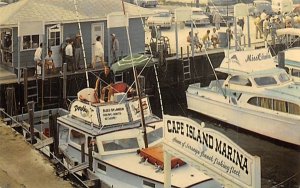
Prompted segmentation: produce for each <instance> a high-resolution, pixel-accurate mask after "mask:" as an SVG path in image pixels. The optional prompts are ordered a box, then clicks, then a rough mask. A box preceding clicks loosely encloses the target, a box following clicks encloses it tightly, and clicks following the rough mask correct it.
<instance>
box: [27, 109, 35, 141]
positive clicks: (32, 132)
mask: <svg viewBox="0 0 300 188" xmlns="http://www.w3.org/2000/svg"><path fill="white" fill-rule="evenodd" d="M28 114H29V119H28V121H29V122H28V123H29V125H30V139H31V144H35V140H34V126H33V109H29V110H28Z"/></svg>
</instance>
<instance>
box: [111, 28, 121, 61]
mask: <svg viewBox="0 0 300 188" xmlns="http://www.w3.org/2000/svg"><path fill="white" fill-rule="evenodd" d="M118 52H119V40H118V39H117V38H116V34H114V33H113V34H111V53H112V63H115V62H117V61H118V58H119V56H118Z"/></svg>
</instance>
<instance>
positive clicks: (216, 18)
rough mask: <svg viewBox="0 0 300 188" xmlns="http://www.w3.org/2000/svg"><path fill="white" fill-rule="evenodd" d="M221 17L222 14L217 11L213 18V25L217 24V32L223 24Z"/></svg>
mask: <svg viewBox="0 0 300 188" xmlns="http://www.w3.org/2000/svg"><path fill="white" fill-rule="evenodd" d="M221 19H222V18H221V16H220V13H219V11H215V12H214V16H213V23H214V24H215V27H216V29H217V30H219V29H220V23H221Z"/></svg>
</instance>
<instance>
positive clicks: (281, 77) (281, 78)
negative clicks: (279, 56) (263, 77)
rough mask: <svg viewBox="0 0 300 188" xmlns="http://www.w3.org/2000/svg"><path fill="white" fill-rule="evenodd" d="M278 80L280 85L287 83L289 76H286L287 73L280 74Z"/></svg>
mask: <svg viewBox="0 0 300 188" xmlns="http://www.w3.org/2000/svg"><path fill="white" fill-rule="evenodd" d="M278 79H279V81H280V82H281V83H284V82H287V81H289V80H290V78H289V76H288V75H287V73H281V74H279V76H278Z"/></svg>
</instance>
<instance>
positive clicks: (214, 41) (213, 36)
mask: <svg viewBox="0 0 300 188" xmlns="http://www.w3.org/2000/svg"><path fill="white" fill-rule="evenodd" d="M211 42H212V45H213V47H214V48H217V44H219V35H218V34H217V30H216V28H213V33H212V34H211Z"/></svg>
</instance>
